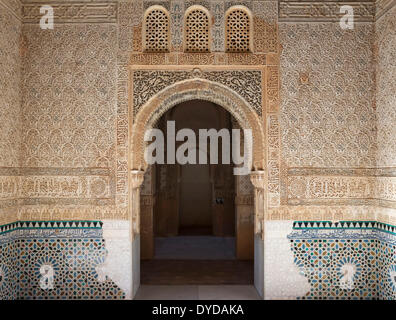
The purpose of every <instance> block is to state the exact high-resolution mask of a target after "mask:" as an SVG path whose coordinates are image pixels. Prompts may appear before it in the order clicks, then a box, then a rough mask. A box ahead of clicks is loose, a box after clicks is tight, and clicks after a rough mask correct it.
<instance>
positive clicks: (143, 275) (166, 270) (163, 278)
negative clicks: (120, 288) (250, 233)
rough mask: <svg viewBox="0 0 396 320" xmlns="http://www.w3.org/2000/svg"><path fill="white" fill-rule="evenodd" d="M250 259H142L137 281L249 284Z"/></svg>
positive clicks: (173, 283) (190, 283) (250, 275)
mask: <svg viewBox="0 0 396 320" xmlns="http://www.w3.org/2000/svg"><path fill="white" fill-rule="evenodd" d="M253 268H254V267H253V260H247V261H244V260H155V259H153V260H143V261H141V264H140V282H141V284H150V285H220V284H227V285H230V284H232V285H236V284H237V285H251V284H253V281H254V279H253V274H254V272H253Z"/></svg>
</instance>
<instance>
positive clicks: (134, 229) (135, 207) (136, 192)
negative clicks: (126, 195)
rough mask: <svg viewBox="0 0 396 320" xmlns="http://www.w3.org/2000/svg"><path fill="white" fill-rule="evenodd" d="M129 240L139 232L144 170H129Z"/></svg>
mask: <svg viewBox="0 0 396 320" xmlns="http://www.w3.org/2000/svg"><path fill="white" fill-rule="evenodd" d="M130 177H131V180H130V181H131V195H132V196H131V206H132V207H131V211H130V214H131V216H130V221H131V240H134V239H135V236H136V235H138V234H139V233H140V186H141V185H142V183H143V180H144V171H141V170H131V175H130Z"/></svg>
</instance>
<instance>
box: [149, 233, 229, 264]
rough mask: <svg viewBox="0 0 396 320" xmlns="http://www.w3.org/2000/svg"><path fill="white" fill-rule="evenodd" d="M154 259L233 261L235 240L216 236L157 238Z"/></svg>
mask: <svg viewBox="0 0 396 320" xmlns="http://www.w3.org/2000/svg"><path fill="white" fill-rule="evenodd" d="M154 259H166V260H172V259H176V260H190V259H191V260H232V259H235V238H232V237H214V236H177V237H167V238H161V237H157V238H155V256H154Z"/></svg>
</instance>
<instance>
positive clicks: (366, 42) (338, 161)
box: [280, 23, 377, 168]
mask: <svg viewBox="0 0 396 320" xmlns="http://www.w3.org/2000/svg"><path fill="white" fill-rule="evenodd" d="M373 32H374V29H373V26H372V25H371V24H363V25H361V24H359V25H356V26H355V29H354V30H347V31H346V30H342V29H341V28H340V27H339V25H338V24H334V23H315V24H312V23H311V24H309V23H306V24H301V23H299V24H281V26H280V39H281V40H280V41H281V44H282V47H283V51H282V55H281V75H282V82H281V83H282V85H281V97H282V107H281V128H282V156H283V161H284V163H285V165H287V166H288V167H335V168H346V167H373V166H375V156H376V149H377V146H376V123H375V106H374V94H373V92H374V91H373V89H374V87H373V84H374V68H373V54H372V46H373V39H374V38H373V36H374V35H373Z"/></svg>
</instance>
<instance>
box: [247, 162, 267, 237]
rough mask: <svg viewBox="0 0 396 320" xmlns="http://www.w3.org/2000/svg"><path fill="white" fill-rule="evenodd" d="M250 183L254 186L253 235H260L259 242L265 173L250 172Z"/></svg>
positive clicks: (263, 210)
mask: <svg viewBox="0 0 396 320" xmlns="http://www.w3.org/2000/svg"><path fill="white" fill-rule="evenodd" d="M250 181H252V184H253V186H254V212H255V217H254V233H255V234H260V235H261V240H264V212H265V201H264V200H265V199H264V186H265V171H261V170H260V171H252V172H251V173H250Z"/></svg>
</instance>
